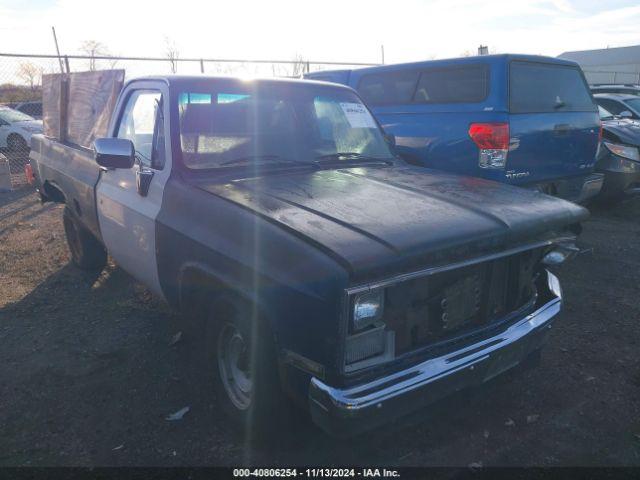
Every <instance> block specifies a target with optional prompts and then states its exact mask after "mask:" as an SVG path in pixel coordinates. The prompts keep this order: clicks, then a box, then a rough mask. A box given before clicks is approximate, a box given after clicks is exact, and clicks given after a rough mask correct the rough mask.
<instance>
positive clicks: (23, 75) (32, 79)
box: [16, 62, 42, 90]
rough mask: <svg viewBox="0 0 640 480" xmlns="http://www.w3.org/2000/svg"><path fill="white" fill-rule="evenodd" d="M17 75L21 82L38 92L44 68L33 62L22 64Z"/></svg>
mask: <svg viewBox="0 0 640 480" xmlns="http://www.w3.org/2000/svg"><path fill="white" fill-rule="evenodd" d="M16 75H17V76H18V78H19V79H20V80H22V81H23V82H24V83H26V84H27V85H29V88H31V90H36V89H37V88H38V87H39V86H40V81H41V80H42V68H41V67H39V66H38V65H36V64H35V63H32V62H22V63H21V64H20V65H19V66H18V71H17V72H16Z"/></svg>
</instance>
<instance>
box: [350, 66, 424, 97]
mask: <svg viewBox="0 0 640 480" xmlns="http://www.w3.org/2000/svg"><path fill="white" fill-rule="evenodd" d="M417 82H418V71H417V70H401V71H398V72H389V73H380V74H377V73H374V74H370V75H365V76H364V77H362V79H361V80H360V82H359V83H358V92H359V93H360V95H361V96H362V98H363V99H364V101H365V102H366V103H367V104H369V105H393V104H396V105H402V104H407V103H410V102H411V96H412V95H413V92H414V90H415V89H416V83H417Z"/></svg>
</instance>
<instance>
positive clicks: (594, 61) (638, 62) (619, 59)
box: [558, 45, 640, 84]
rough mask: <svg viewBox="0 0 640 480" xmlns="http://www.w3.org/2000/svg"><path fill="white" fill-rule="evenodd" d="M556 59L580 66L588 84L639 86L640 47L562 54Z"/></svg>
mask: <svg viewBox="0 0 640 480" xmlns="http://www.w3.org/2000/svg"><path fill="white" fill-rule="evenodd" d="M558 57H559V58H564V59H566V60H573V61H574V62H577V63H578V64H580V66H581V67H582V70H583V71H584V73H585V75H586V77H587V81H588V82H589V83H590V84H602V83H611V84H640V45H634V46H631V47H619V48H603V49H600V50H582V51H577V52H564V53H562V54H560V55H558Z"/></svg>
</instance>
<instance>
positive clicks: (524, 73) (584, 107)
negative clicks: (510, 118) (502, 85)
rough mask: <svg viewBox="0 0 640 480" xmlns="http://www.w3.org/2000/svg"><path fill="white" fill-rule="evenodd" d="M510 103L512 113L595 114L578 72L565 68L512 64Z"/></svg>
mask: <svg viewBox="0 0 640 480" xmlns="http://www.w3.org/2000/svg"><path fill="white" fill-rule="evenodd" d="M509 103H510V111H511V112H512V113H536V112H595V111H596V106H595V104H594V103H593V100H592V99H591V95H590V94H589V90H588V88H587V84H586V83H585V81H584V78H583V76H582V74H581V73H580V70H579V69H578V68H577V67H571V66H566V65H551V64H543V63H532V62H511V67H510V69H509Z"/></svg>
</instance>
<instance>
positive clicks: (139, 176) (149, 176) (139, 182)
mask: <svg viewBox="0 0 640 480" xmlns="http://www.w3.org/2000/svg"><path fill="white" fill-rule="evenodd" d="M151 180H153V170H149V169H147V168H144V167H140V169H139V170H137V171H136V187H137V189H138V194H140V196H141V197H146V196H147V194H148V193H149V187H150V186H151Z"/></svg>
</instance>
